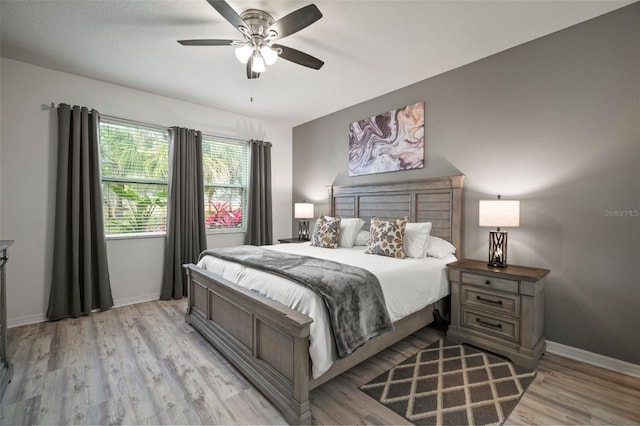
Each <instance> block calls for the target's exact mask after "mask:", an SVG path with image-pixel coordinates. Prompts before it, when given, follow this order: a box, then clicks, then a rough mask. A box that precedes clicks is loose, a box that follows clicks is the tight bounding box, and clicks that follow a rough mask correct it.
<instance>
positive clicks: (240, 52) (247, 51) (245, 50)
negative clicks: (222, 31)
mask: <svg viewBox="0 0 640 426" xmlns="http://www.w3.org/2000/svg"><path fill="white" fill-rule="evenodd" d="M251 55H253V48H252V47H251V46H249V45H247V44H245V45H244V46H239V47H236V58H238V60H239V61H240V62H242V63H243V64H246V63H247V62H249V58H250V57H251Z"/></svg>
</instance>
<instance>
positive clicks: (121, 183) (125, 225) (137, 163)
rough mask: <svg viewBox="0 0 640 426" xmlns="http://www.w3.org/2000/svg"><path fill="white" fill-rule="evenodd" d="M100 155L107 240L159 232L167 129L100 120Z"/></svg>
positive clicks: (162, 226) (163, 222) (163, 209)
mask: <svg viewBox="0 0 640 426" xmlns="http://www.w3.org/2000/svg"><path fill="white" fill-rule="evenodd" d="M100 156H101V171H102V197H103V213H104V221H105V232H106V234H107V236H123V235H136V234H153V233H164V232H165V230H166V224H167V183H168V175H169V133H168V131H167V129H166V128H160V127H153V126H150V125H144V124H139V123H133V122H129V121H125V120H120V119H114V118H109V117H104V116H102V117H101V119H100Z"/></svg>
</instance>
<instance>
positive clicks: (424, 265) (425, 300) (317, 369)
mask: <svg viewBox="0 0 640 426" xmlns="http://www.w3.org/2000/svg"><path fill="white" fill-rule="evenodd" d="M264 247H265V248H267V249H270V250H276V251H281V252H286V253H295V254H300V255H305V256H312V257H317V258H323V259H329V260H333V261H336V262H341V263H345V264H348V265H353V266H359V267H361V268H364V269H367V270H369V271H371V272H372V273H373V274H374V275H375V276H376V277H378V280H379V281H380V285H381V287H382V292H383V293H384V298H385V302H386V305H387V310H388V311H389V317H390V318H391V321H393V322H395V321H397V320H399V319H401V318H404V317H405V316H407V315H410V314H412V313H414V312H417V311H419V310H420V309H422V308H424V307H425V306H427V305H429V304H431V303H434V302H436V301H437V300H439V299H441V298H443V297H444V296H446V295H448V294H449V283H448V281H447V274H446V268H445V265H446V264H447V263H450V262H454V261H455V260H456V258H455V256H453V255H450V256H449V257H447V258H445V259H436V258H433V257H428V258H425V259H411V258H406V259H393V258H390V257H384V256H377V255H371V254H364V247H363V246H356V247H353V248H338V249H325V248H319V247H312V246H311V245H310V244H309V243H302V244H279V245H274V246H264ZM198 266H200V267H201V268H203V269H206V270H209V271H212V272H215V273H216V274H218V275H221V276H222V277H223V278H226V279H228V280H230V281H232V282H234V283H236V284H238V285H241V286H243V287H245V288H248V289H250V290H252V291H256V292H258V293H260V294H262V295H264V296H266V297H268V298H270V299H273V300H276V301H278V302H280V303H282V304H283V305H286V306H289V307H290V308H292V309H295V310H297V311H299V312H301V313H303V314H305V315H307V316H309V317H311V318H312V319H313V323H311V328H310V336H309V341H310V342H309V355H310V357H311V361H312V374H313V377H318V376H320V375H321V374H322V373H324V372H325V371H327V369H329V367H331V364H332V363H333V361H334V360H335V358H336V356H335V348H334V346H335V345H334V344H333V338H332V336H331V328H330V326H329V321H328V318H327V311H326V307H325V305H324V303H323V301H322V298H321V297H320V296H318V295H317V294H316V293H315V292H313V291H312V290H310V289H308V288H306V287H303V286H301V285H298V284H296V283H293V282H291V281H289V280H287V279H285V278H282V277H278V276H275V275H272V274H269V273H266V272H262V271H258V270H255V269H251V268H248V267H245V266H242V265H239V264H237V263H232V262H227V261H224V260H221V259H218V258H216V257H213V256H205V257H203V258H202V260H200V262H198Z"/></svg>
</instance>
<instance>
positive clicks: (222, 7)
mask: <svg viewBox="0 0 640 426" xmlns="http://www.w3.org/2000/svg"><path fill="white" fill-rule="evenodd" d="M207 1H208V2H209V4H210V5H211V6H213V8H214V9H215V10H217V11H218V13H219V14H220V15H222V17H223V18H224V19H226V20H227V21H229V23H230V24H231V25H233V26H234V27H236V29H238V28H239V27H246V26H247V24H245V22H244V21H243V20H242V18H241V17H240V15H238V12H236V11H235V10H233V8H232V7H231V6H229V4H228V3H227V2H226V1H224V0H207Z"/></svg>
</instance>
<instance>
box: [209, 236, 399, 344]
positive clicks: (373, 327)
mask: <svg viewBox="0 0 640 426" xmlns="http://www.w3.org/2000/svg"><path fill="white" fill-rule="evenodd" d="M205 255H211V256H215V257H218V258H221V259H224V260H228V261H231V262H236V263H240V264H242V265H245V266H249V267H251V268H255V269H259V270H261V271H265V272H269V273H271V274H274V275H279V276H281V277H284V278H287V279H289V280H291V281H294V282H296V283H298V284H301V285H303V286H305V287H308V288H310V289H311V290H313V291H315V292H316V293H317V294H319V295H320V296H321V297H322V299H323V300H324V303H325V305H326V307H327V310H328V311H329V321H330V324H331V328H332V330H333V336H334V338H335V342H336V349H337V351H338V356H340V357H345V356H347V355H349V354H351V353H352V352H353V351H355V350H356V349H357V348H358V347H359V346H361V345H362V344H364V343H365V342H366V341H367V340H369V339H370V338H372V337H375V336H378V335H380V334H382V333H384V332H387V331H390V330H393V325H392V324H391V320H390V319H389V313H388V312H387V307H386V304H385V301H384V295H383V293H382V288H381V287H380V282H379V281H378V278H376V276H375V275H373V274H372V273H371V272H369V271H367V270H366V269H362V268H358V267H355V266H349V265H344V264H342V263H338V262H334V261H331V260H324V259H317V258H314V257H309V256H300V255H296V254H289V253H281V252H278V251H274V250H269V249H265V248H261V247H256V246H239V247H230V248H223V249H215V250H205V251H204V252H202V253H201V254H200V258H202V257H203V256H205Z"/></svg>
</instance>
